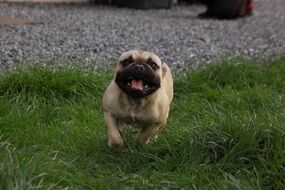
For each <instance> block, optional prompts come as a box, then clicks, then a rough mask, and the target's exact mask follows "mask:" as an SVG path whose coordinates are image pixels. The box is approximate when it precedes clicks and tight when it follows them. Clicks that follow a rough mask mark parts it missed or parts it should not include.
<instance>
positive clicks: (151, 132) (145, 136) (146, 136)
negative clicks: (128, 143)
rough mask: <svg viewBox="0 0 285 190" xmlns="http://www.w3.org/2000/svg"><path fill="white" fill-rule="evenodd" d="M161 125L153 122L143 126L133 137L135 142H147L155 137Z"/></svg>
mask: <svg viewBox="0 0 285 190" xmlns="http://www.w3.org/2000/svg"><path fill="white" fill-rule="evenodd" d="M160 127H161V124H160V123H154V124H152V125H149V126H144V127H143V128H142V130H141V131H140V133H139V134H137V136H136V138H135V143H136V144H148V143H150V142H152V141H153V140H155V139H156V138H157V134H158V132H159V128H160Z"/></svg>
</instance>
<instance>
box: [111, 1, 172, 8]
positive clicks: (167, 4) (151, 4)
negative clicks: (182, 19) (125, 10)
mask: <svg viewBox="0 0 285 190" xmlns="http://www.w3.org/2000/svg"><path fill="white" fill-rule="evenodd" d="M114 2H115V5H117V6H120V7H131V8H135V9H169V8H171V5H172V0H114Z"/></svg>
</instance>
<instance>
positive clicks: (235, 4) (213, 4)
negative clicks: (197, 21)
mask: <svg viewBox="0 0 285 190" xmlns="http://www.w3.org/2000/svg"><path fill="white" fill-rule="evenodd" d="M202 2H203V3H204V4H206V6H207V10H206V12H204V13H201V14H199V17H201V18H209V17H216V18H221V19H226V18H237V17H241V16H245V15H249V14H250V13H251V10H252V8H253V2H252V0H203V1H202Z"/></svg>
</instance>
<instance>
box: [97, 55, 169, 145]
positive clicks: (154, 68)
mask: <svg viewBox="0 0 285 190" xmlns="http://www.w3.org/2000/svg"><path fill="white" fill-rule="evenodd" d="M172 98H173V79H172V75H171V71H170V69H169V67H168V66H167V65H166V64H165V63H164V62H163V61H162V60H161V59H160V58H159V57H158V56H157V55H155V54H154V53H151V52H147V51H140V50H131V51H128V52H126V53H123V54H122V55H121V56H120V58H119V60H118V61H117V63H116V66H115V76H114V79H113V80H112V82H111V84H110V85H109V86H108V88H107V90H106V91H105V94H104V97H103V111H104V118H105V122H106V125H107V128H108V136H109V141H108V146H109V148H110V149H112V150H115V151H116V150H120V149H121V148H122V146H123V139H122V136H121V135H122V125H123V124H124V123H128V124H131V125H133V126H136V127H139V128H141V131H140V133H139V134H137V136H136V138H135V142H136V143H138V144H143V143H148V142H150V141H152V140H154V139H155V138H156V137H157V134H158V132H159V130H160V129H162V128H163V127H164V126H165V125H166V123H167V118H168V112H169V106H170V103H171V101H172Z"/></svg>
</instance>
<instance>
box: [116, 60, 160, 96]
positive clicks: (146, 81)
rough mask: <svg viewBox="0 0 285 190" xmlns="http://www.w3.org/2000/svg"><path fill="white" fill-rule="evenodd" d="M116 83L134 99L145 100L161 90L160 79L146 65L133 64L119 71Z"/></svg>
mask: <svg viewBox="0 0 285 190" xmlns="http://www.w3.org/2000/svg"><path fill="white" fill-rule="evenodd" d="M115 82H116V83H117V85H118V86H119V87H120V88H121V89H122V90H123V92H125V93H126V94H127V95H128V96H131V97H132V98H144V97H146V96H149V95H150V94H152V93H154V92H155V91H156V90H157V89H159V88H160V78H159V77H158V76H157V75H156V74H155V72H154V71H153V70H152V69H151V68H150V67H149V66H147V65H146V64H132V65H129V66H127V67H125V68H124V69H122V70H121V71H118V72H117V75H116V78H115Z"/></svg>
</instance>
